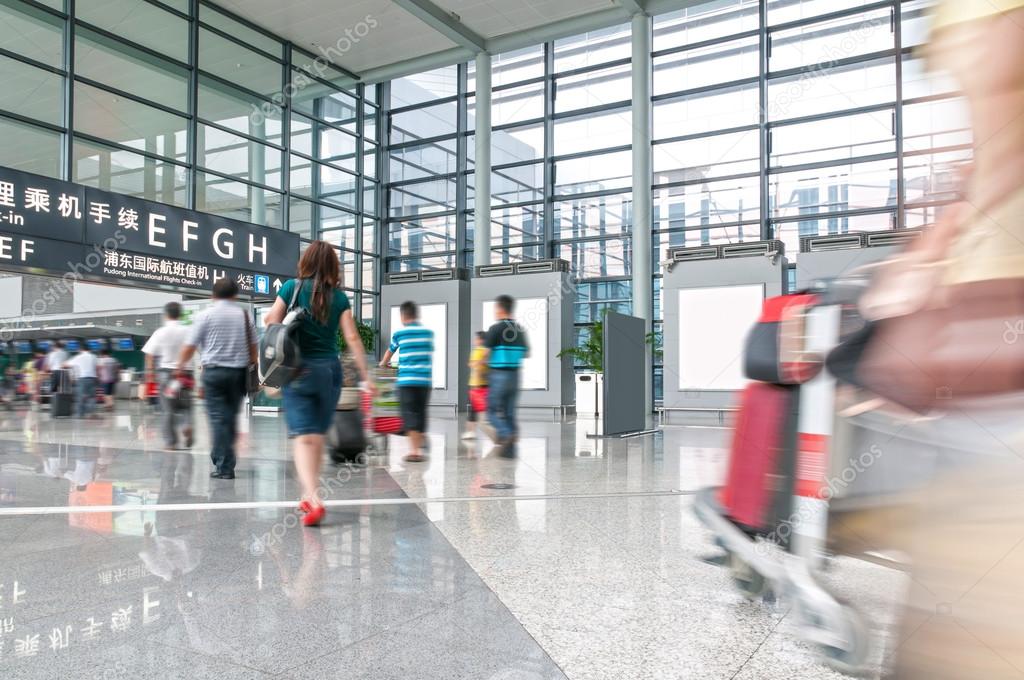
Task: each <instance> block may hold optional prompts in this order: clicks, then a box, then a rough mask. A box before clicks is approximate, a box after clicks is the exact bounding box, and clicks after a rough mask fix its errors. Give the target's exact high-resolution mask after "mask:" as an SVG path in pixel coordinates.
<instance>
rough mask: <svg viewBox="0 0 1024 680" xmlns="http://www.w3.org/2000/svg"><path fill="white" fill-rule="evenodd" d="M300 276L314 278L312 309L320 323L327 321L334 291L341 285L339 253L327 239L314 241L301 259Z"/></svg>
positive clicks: (301, 277)
mask: <svg viewBox="0 0 1024 680" xmlns="http://www.w3.org/2000/svg"><path fill="white" fill-rule="evenodd" d="M299 278H300V279H312V281H313V284H312V285H313V294H312V296H311V300H310V303H311V304H310V307H312V309H311V310H310V311H311V312H312V313H313V316H314V317H315V318H316V319H317V320H318V321H319V322H320V323H327V318H328V316H330V313H331V302H332V301H333V300H334V291H335V290H336V289H337V288H339V287H340V286H341V266H340V265H339V260H338V253H336V252H335V251H334V248H333V247H332V246H331V244H330V243H327V242H326V241H313V242H312V243H310V244H309V247H308V248H306V252H304V253H303V254H302V259H300V260H299Z"/></svg>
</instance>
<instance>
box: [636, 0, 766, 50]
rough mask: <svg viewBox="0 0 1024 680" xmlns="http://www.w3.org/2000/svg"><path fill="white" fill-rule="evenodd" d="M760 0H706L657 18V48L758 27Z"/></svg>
mask: <svg viewBox="0 0 1024 680" xmlns="http://www.w3.org/2000/svg"><path fill="white" fill-rule="evenodd" d="M757 3H758V0H704V2H699V3H696V4H694V5H693V7H687V8H686V9H681V10H679V11H676V12H670V13H668V14H662V15H659V16H656V17H654V49H655V51H658V50H665V49H669V48H672V47H682V46H683V45H691V44H693V43H696V42H702V41H704V40H713V39H715V38H725V37H728V36H730V35H735V34H736V33H743V32H744V31H751V30H754V29H756V28H757V26H758V22H759V19H758V9H757Z"/></svg>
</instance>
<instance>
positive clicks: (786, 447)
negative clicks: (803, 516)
mask: <svg viewBox="0 0 1024 680" xmlns="http://www.w3.org/2000/svg"><path fill="white" fill-rule="evenodd" d="M798 398H799V388H797V387H789V386H782V385H773V384H770V383H761V382H752V383H750V384H748V385H747V387H746V388H745V389H744V390H743V394H742V396H741V397H740V409H739V413H738V414H737V417H736V427H735V431H734V433H733V439H732V447H731V450H730V455H729V470H728V473H727V476H726V482H725V486H723V487H722V488H721V490H720V491H719V495H718V502H719V504H720V506H721V508H722V511H723V513H724V515H725V516H726V517H728V518H729V519H730V520H732V521H733V522H734V523H736V524H737V525H739V526H740V527H741V528H742V529H744V530H745V531H748V532H752V533H757V534H763V533H769V532H771V531H773V530H774V528H775V526H776V525H777V523H778V522H779V521H785V519H786V518H787V516H788V515H789V514H790V512H791V511H790V507H791V494H792V485H793V468H794V466H795V461H796V455H795V448H796V447H795V442H796V436H797V406H798Z"/></svg>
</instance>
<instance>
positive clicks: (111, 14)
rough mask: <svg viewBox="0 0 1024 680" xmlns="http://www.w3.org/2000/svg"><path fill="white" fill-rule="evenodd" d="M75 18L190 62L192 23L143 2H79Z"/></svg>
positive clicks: (95, 0)
mask: <svg viewBox="0 0 1024 680" xmlns="http://www.w3.org/2000/svg"><path fill="white" fill-rule="evenodd" d="M75 17H76V18H78V19H81V20H83V21H88V22H89V23H91V24H93V25H95V26H99V27H100V28H105V29H107V30H108V31H110V32H111V33H116V34H117V35H119V36H122V37H124V38H125V39H127V40H131V41H132V42H134V43H137V44H139V45H145V46H146V47H150V48H152V49H154V50H156V51H158V52H163V53H164V54H166V55H167V56H169V57H173V58H174V59H177V60H178V61H183V62H187V61H188V21H186V20H185V19H182V18H181V17H178V16H175V15H173V14H171V13H170V12H165V11H164V10H162V9H160V8H159V7H157V6H155V5H151V4H149V3H147V2H139V0H89V1H88V2H78V3H75Z"/></svg>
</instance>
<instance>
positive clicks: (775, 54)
mask: <svg viewBox="0 0 1024 680" xmlns="http://www.w3.org/2000/svg"><path fill="white" fill-rule="evenodd" d="M893 37H894V34H893V30H892V23H891V14H890V10H889V9H888V8H884V9H878V10H873V11H871V12H865V13H864V14H856V15H853V16H846V17H841V18H839V19H830V20H828V21H822V22H820V23H816V24H810V25H808V26H800V27H798V28H789V29H784V30H781V31H774V32H772V33H771V34H770V37H769V40H770V41H771V56H770V57H769V60H768V66H769V69H771V70H772V71H781V70H783V69H788V68H794V67H797V66H809V65H812V64H823V63H831V62H835V61H838V60H840V59H848V58H850V57H856V56H858V55H861V54H869V53H871V52H880V51H882V50H888V49H892V48H893V47H894V46H895V45H894V44H893Z"/></svg>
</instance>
